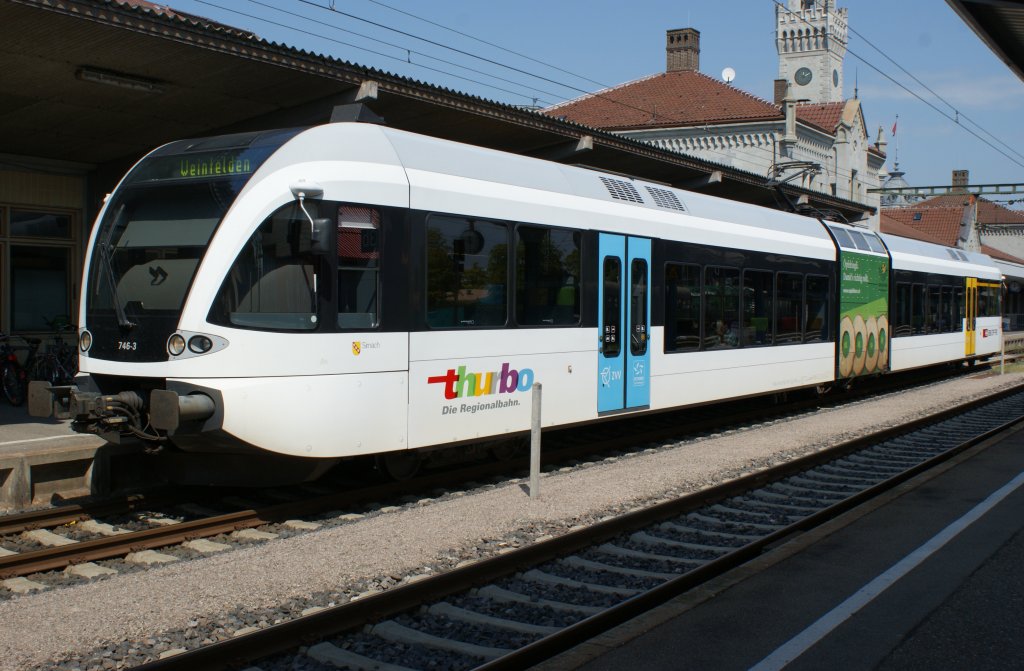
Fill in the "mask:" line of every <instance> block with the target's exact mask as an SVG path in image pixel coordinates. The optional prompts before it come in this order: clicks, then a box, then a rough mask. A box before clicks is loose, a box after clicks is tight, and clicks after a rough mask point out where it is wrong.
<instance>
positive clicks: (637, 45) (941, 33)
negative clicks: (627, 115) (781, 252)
mask: <svg viewBox="0 0 1024 671" xmlns="http://www.w3.org/2000/svg"><path fill="white" fill-rule="evenodd" d="M163 1H164V2H165V3H166V4H168V5H169V6H171V7H172V8H174V9H178V10H180V11H184V12H190V13H193V14H198V15H201V16H205V17H207V18H210V19H213V20H215V21H220V22H222V23H226V24H229V25H232V26H236V27H240V28H245V29H248V30H251V31H252V32H254V33H256V34H258V35H260V36H261V37H264V38H266V39H268V40H270V41H274V42H281V43H284V44H287V45H289V46H293V47H298V48H301V49H307V50H310V51H313V52H316V53H322V54H325V55H329V56H332V57H335V58H339V59H342V60H347V61H350V62H354V63H358V64H360V65H367V66H372V67H376V68H380V69H382V70H385V71H388V72H392V73H395V74H399V75H403V76H407V77H412V78H414V79H417V80H420V81H424V82H428V83H431V84H435V85H439V86H444V87H448V88H452V89H456V90H459V91H464V92H467V93H471V94H475V95H479V96H481V97H484V98H487V99H491V100H498V101H501V102H506V103H512V104H532V103H533V99H534V98H536V99H537V102H538V104H541V105H545V104H551V103H555V102H560V101H562V100H567V99H571V98H574V97H577V96H579V95H581V94H582V93H583V92H589V91H595V90H599V89H600V88H601V87H602V85H606V86H612V85H616V84H619V83H622V82H626V81H630V80H633V79H637V78H639V77H643V76H645V75H649V74H654V73H657V72H661V71H663V70H664V68H665V51H664V48H665V31H666V30H667V29H671V28H684V27H693V28H696V29H697V30H699V31H700V33H701V71H702V72H704V73H705V74H708V75H711V76H716V77H717V76H719V74H720V73H721V72H722V70H723V69H724V68H725V67H727V66H728V67H731V68H733V69H734V70H735V71H736V73H737V76H736V80H735V82H734V83H733V84H734V86H736V87H738V88H740V89H743V90H745V91H748V92H750V93H753V94H754V95H757V96H760V97H762V98H765V99H768V100H770V99H771V98H772V80H773V79H774V78H775V77H776V76H777V73H778V56H777V54H776V51H775V30H774V25H775V12H774V3H773V2H772V0H718V1H717V2H708V1H706V0H705V1H704V2H695V1H690V2H687V1H686V0H674V1H670V0H634V1H633V2H632V3H623V2H622V1H621V0H616V1H612V0H588V1H586V2H584V1H582V0H517V1H516V2H493V1H491V2H479V1H478V2H472V1H469V0H429V1H427V2H422V1H421V2H415V1H412V0H379V2H374V1H373V0H163ZM332 5H333V7H334V9H335V10H336V11H331V10H330V9H329V7H330V6H332ZM839 6H840V7H848V9H849V21H850V28H851V34H850V40H849V44H848V47H849V52H848V53H847V56H846V62H845V86H846V91H845V93H846V96H847V97H852V96H853V88H854V84H855V82H857V83H858V85H859V96H860V98H861V100H862V103H863V106H864V112H865V119H866V121H867V124H868V127H869V128H870V129H871V132H870V135H871V139H872V141H873V140H874V139H875V134H876V133H877V130H878V128H879V126H881V127H883V128H884V129H885V135H886V140H887V141H888V142H889V147H888V153H889V162H888V163H887V166H886V167H887V168H889V169H891V168H892V160H893V154H894V150H895V143H894V141H893V138H892V137H891V135H890V131H891V129H892V126H893V123H894V121H895V120H896V115H897V114H898V115H899V125H898V128H897V133H898V139H899V162H900V168H901V169H902V170H904V171H905V172H906V173H907V174H906V179H907V180H908V181H909V182H910V183H911V184H913V185H917V186H923V185H937V184H948V183H949V181H950V172H951V171H952V170H953V169H961V168H963V169H967V170H970V177H971V183H973V184H993V183H1013V182H1024V124H1022V123H1021V119H1022V112H1024V82H1022V81H1021V80H1020V79H1018V78H1017V77H1015V76H1014V75H1013V74H1012V73H1011V72H1010V71H1009V69H1008V68H1007V67H1006V66H1005V65H1004V64H1003V63H1002V62H1001V61H999V60H998V59H997V58H996V57H995V55H994V54H992V52H991V51H989V50H988V48H987V47H985V46H984V45H983V44H982V43H981V41H980V40H979V39H978V38H977V37H976V36H975V35H974V33H973V32H972V31H971V30H970V29H969V28H968V27H967V26H966V25H965V24H964V23H963V22H962V21H961V20H960V19H959V17H958V16H957V15H956V14H955V13H954V12H953V10H951V9H950V8H949V6H948V5H947V4H946V3H945V2H943V1H942V0H900V1H899V2H895V1H893V0H857V1H856V2H854V1H853V0H839ZM388 7H393V8H397V9H399V10H402V11H404V12H408V13H410V14H414V15H417V16H419V17H422V18H425V19H428V20H429V21H432V22H434V23H437V24H440V25H441V26H445V27H448V28H452V29H454V30H457V31H459V32H461V33H465V34H466V35H468V36H473V37H476V38H479V39H481V40H485V41H487V42H490V43H492V44H494V45H498V46H499V47H504V48H505V49H508V50H511V51H514V52H518V53H519V54H522V55H525V56H528V57H529V58H531V59H535V60H529V59H528V58H524V57H522V56H519V55H515V54H512V53H509V51H505V50H502V49H499V48H495V47H493V46H489V45H486V44H482V43H481V42H478V41H474V40H473V39H471V38H470V37H467V36H463V35H459V34H456V33H454V32H451V31H448V30H445V29H444V28H441V27H438V26H435V25H431V24H429V23H426V22H424V21H421V20H417V19H415V18H413V17H410V16H407V15H404V14H402V13H399V12H396V11H393V10H392V9H389V8H388ZM281 10H284V11H281ZM286 12H287V13H286ZM343 13H344V14H343ZM345 14H348V15H350V16H346V15H345ZM303 17H304V18H303ZM354 17H358V18H354ZM360 19H365V20H366V21H370V22H375V23H378V24H382V25H383V26H386V28H384V27H379V26H375V25H371V24H370V23H367V22H366V21H363V20H360ZM388 28H390V29H395V30H399V31H404V33H407V34H401V33H398V32H394V31H393V30H389V29H388ZM344 31H351V32H344ZM853 31H856V32H857V33H859V36H858V35H856V34H854V33H853ZM354 33H358V35H357V34H354ZM413 36H415V37H413ZM416 37H421V38H425V39H427V40H430V41H433V42H435V43H438V44H431V43H428V42H424V41H421V40H418V39H416ZM865 40H867V41H865ZM868 42H870V43H871V44H868ZM343 43H347V44H343ZM439 45H444V46H439ZM871 45H874V47H878V49H880V50H881V51H882V52H884V54H883V53H880V52H879V51H877V50H876V49H875V48H874V47H873V46H871ZM445 46H446V47H453V48H455V49H458V50H459V51H460V52H463V53H459V52H456V51H451V50H448V49H445V48H444V47H445ZM410 51H411V53H410ZM470 54H472V55H475V56H480V57H483V58H484V59H488V60H489V61H493V62H496V63H501V64H504V65H508V66H510V67H511V68H515V70H512V69H508V68H503V67H501V66H500V65H496V64H495V63H492V62H487V61H484V60H479V59H475V58H473V56H471V55H470ZM430 56H433V57H436V58H440V59H444V60H445V61H449V63H442V62H439V61H437V60H432V59H431V58H430ZM858 57H859V58H858ZM861 59H863V60H861ZM889 59H891V61H890V60H889ZM410 60H411V61H412V62H411V63H410V62H408V61H410ZM865 61H866V62H865ZM892 61H895V63H898V64H899V66H902V68H904V69H906V70H907V71H909V72H910V73H911V74H912V75H913V76H914V77H916V78H917V79H918V80H920V81H921V82H923V83H924V84H925V85H927V87H928V88H930V89H931V90H932V91H934V92H935V93H936V94H938V95H939V96H941V98H942V99H944V101H945V102H943V101H942V100H939V99H938V98H936V97H935V96H933V95H932V94H931V93H929V92H928V91H927V90H925V89H924V88H923V87H922V86H921V85H920V84H918V83H916V82H914V81H913V80H912V79H911V78H910V77H909V76H908V75H906V74H905V73H904V72H902V71H901V70H900V69H899V67H898V66H897V65H895V64H894V63H893V62H892ZM453 63H454V64H458V65H463V66H467V67H469V68H472V69H474V70H477V71H479V72H469V71H467V70H464V69H460V68H459V67H457V66H456V65H453ZM545 64H547V65H545ZM424 66H425V67H424ZM549 66H554V67H549ZM430 68H433V69H430ZM555 68H558V69H555ZM876 68H877V69H878V70H881V71H882V72H884V73H886V74H887V75H889V76H890V77H892V78H893V79H896V80H897V81H899V82H901V83H903V84H904V85H905V86H906V87H907V88H909V89H910V90H911V91H914V92H916V93H918V94H919V95H920V96H921V97H923V98H925V99H926V100H928V101H929V102H930V103H931V104H932V105H934V106H935V107H936V108H938V110H940V111H941V112H942V113H944V114H945V115H947V116H948V117H953V119H956V118H957V117H959V118H960V123H959V124H958V123H956V122H955V121H954V120H953V119H949V118H946V117H945V116H943V115H942V114H940V113H939V112H938V111H936V110H935V109H932V108H930V107H929V106H928V105H926V104H925V103H924V102H921V101H920V100H918V99H917V98H915V97H914V96H913V95H912V94H911V93H909V92H907V91H906V90H904V89H902V88H900V87H899V86H897V85H896V84H894V83H893V82H891V81H890V80H889V79H886V78H885V77H884V76H883V75H881V74H879V73H878V72H877V71H876ZM517 70H518V71H517ZM442 71H443V72H442ZM569 73H571V74H569ZM456 75H461V76H462V77H463V78H460V77H459V76H456ZM530 75H539V77H541V78H536V77H531V76H530ZM469 80H476V81H475V82H474V81H469ZM504 80H510V81H504ZM975 124H976V125H975ZM979 126H980V129H979ZM965 128H969V129H971V130H973V131H974V132H975V133H977V134H978V135H980V136H981V137H983V138H985V140H987V141H988V142H989V143H991V144H993V145H995V146H996V147H998V150H997V149H994V148H992V147H990V146H988V145H986V144H985V143H984V142H983V141H982V140H980V139H978V138H977V137H975V136H974V135H971V134H970V133H968V132H966V131H965ZM982 129H983V130H982ZM989 134H991V136H994V138H993V137H991V136H990V135H989ZM1001 152H1002V153H1001ZM1018 152H1019V153H1018ZM1004 154H1007V155H1009V156H1006V155H1004ZM1018 207H1019V205H1018Z"/></svg>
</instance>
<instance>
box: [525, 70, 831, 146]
mask: <svg viewBox="0 0 1024 671" xmlns="http://www.w3.org/2000/svg"><path fill="white" fill-rule="evenodd" d="M845 105H846V103H843V102H837V103H825V104H814V105H797V119H798V120H799V121H801V122H803V123H806V124H808V125H811V126H815V127H817V128H819V129H821V130H824V131H826V132H828V133H834V132H835V128H836V125H837V124H838V123H839V121H840V120H841V119H842V116H843V109H844V107H845ZM543 113H544V114H547V115H549V116H553V117H559V118H561V117H564V118H565V119H567V120H568V121H573V122H575V123H579V124H582V125H584V126H591V127H593V128H603V129H614V130H625V129H636V128H672V127H678V126H703V125H705V124H725V123H738V122H745V121H782V120H783V118H784V116H783V113H782V108H781V107H780V106H779V105H774V104H772V103H770V102H768V101H767V100H763V99H761V98H758V97H757V96H754V95H751V94H749V93H747V92H745V91H741V90H740V89H737V88H734V87H732V86H729V85H728V84H725V83H723V82H720V81H718V80H717V79H715V78H713V77H709V76H707V75H705V74H702V73H700V72H695V71H692V70H679V71H675V72H662V73H660V74H656V75H651V76H649V77H644V78H642V79H637V80H635V81H632V82H627V83H625V84H621V85H619V86H614V87H612V88H609V89H605V90H603V91H598V92H597V93H592V94H588V95H585V96H582V97H580V98H576V99H575V100H570V101H568V102H565V103H562V104H560V105H555V106H553V107H549V108H547V109H545V110H543Z"/></svg>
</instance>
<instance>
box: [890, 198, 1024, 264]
mask: <svg viewBox="0 0 1024 671" xmlns="http://www.w3.org/2000/svg"><path fill="white" fill-rule="evenodd" d="M954 209H955V208H939V209H937V210H933V211H932V212H930V213H929V214H927V215H925V214H924V213H923V212H922V217H921V221H915V222H914V224H915V225H913V226H910V225H907V224H905V223H903V221H901V219H902V218H903V217H900V216H892V214H893V212H894V211H895V212H896V213H897V214H899V213H900V212H901V211H903V210H910V208H895V209H888V210H883V211H882V215H881V230H882V233H889V234H891V235H898V236H900V237H902V238H911V239H913V240H922V241H924V242H933V243H935V244H937V245H945V246H947V247H956V239H957V236H958V234H959V230H960V221H959V220H957V221H956V225H955V226H953V222H952V219H953V213H954ZM960 214H961V215H962V214H963V210H962V208H961V209H960ZM922 222H924V224H925V225H924V226H922V227H921V228H918V227H917V225H918V224H921V223H922ZM935 233H939V234H940V236H936V235H935ZM950 235H952V240H950ZM981 253H982V254H987V255H989V256H991V257H992V258H993V259H999V260H1000V261H1009V262H1010V263H1019V264H1021V265H1024V259H1019V258H1017V257H1016V256H1013V255H1012V254H1008V253H1007V252H1004V251H1003V250H1001V249H997V248H995V247H992V246H991V245H982V246H981Z"/></svg>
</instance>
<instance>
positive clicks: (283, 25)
mask: <svg viewBox="0 0 1024 671" xmlns="http://www.w3.org/2000/svg"><path fill="white" fill-rule="evenodd" d="M195 2H196V3H198V4H201V5H207V6H209V7H215V8H217V9H220V10H222V11H225V12H228V13H231V14H237V15H238V16H244V17H246V18H248V19H253V20H255V21H261V22H263V23H267V24H269V25H272V26H277V27H279V28H284V29H286V30H291V31H294V32H297V33H301V34H303V35H307V36H309V37H315V38H317V39H322V40H327V41H329V42H333V43H335V44H339V45H342V46H346V47H351V48H352V49H359V50H361V51H365V52H367V53H371V54H374V55H376V56H380V57H382V58H387V59H391V60H396V61H399V62H402V63H408V64H410V65H413V66H415V67H419V68H422V69H424V70H429V71H430V72H436V73H438V74H442V75H445V76H448V77H454V78H456V79H460V80H462V81H467V82H471V83H473V84H477V85H479V86H486V87H487V88H491V89H494V90H496V91H501V92H503V93H508V94H509V95H514V96H520V97H523V98H527V99H533V98H536V96H532V95H530V94H526V93H523V92H521V91H512V90H510V89H506V88H502V87H500V86H496V85H494V84H489V83H487V82H482V81H479V80H476V79H473V78H471V77H466V76H465V75H460V74H457V73H454V72H449V71H447V70H443V69H440V68H435V67H431V66H429V65H426V64H423V63H412V62H411V61H409V60H408V59H406V58H401V57H399V56H395V55H393V54H388V53H384V52H382V51H377V50H375V49H370V48H369V47H365V46H361V45H358V44H353V43H351V42H345V41H343V40H339V39H337V38H334V37H330V36H327V35H322V34H320V33H315V32H313V31H310V30H305V29H303V28H299V27H296V26H292V25H288V24H286V23H281V22H279V21H273V20H271V19H267V18H264V17H262V16H256V15H254V14H247V13H245V12H243V11H240V10H238V9H232V8H229V7H224V6H223V5H218V4H217V3H215V2H210V1H209V0H195ZM250 2H253V0H250ZM256 4H260V5H262V3H256ZM263 6H267V7H271V6H270V5H263ZM271 8H272V9H278V8H277V7H271ZM279 11H283V10H279ZM286 13H289V14H290V12H286ZM303 18H307V19H308V17H303ZM346 32H351V31H346ZM370 39H373V38H370ZM378 41H379V40H378ZM388 46H393V45H388ZM396 48H400V49H402V50H403V51H407V52H408V51H409V50H408V49H405V48H404V47H396ZM417 53H418V52H417ZM421 55H423V56H425V57H428V58H432V59H434V60H438V61H440V60H441V59H438V58H436V57H433V56H429V55H427V54H421ZM456 67H461V68H463V69H467V70H469V69H470V68H467V67H466V66H462V65H456ZM478 73H479V74H484V75H486V76H492V75H490V74H489V73H485V72H479V71H478ZM545 102H548V101H545Z"/></svg>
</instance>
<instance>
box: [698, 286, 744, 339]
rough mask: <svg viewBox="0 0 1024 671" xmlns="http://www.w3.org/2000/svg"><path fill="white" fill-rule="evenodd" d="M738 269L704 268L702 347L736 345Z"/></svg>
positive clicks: (738, 322) (737, 329)
mask: <svg viewBox="0 0 1024 671" xmlns="http://www.w3.org/2000/svg"><path fill="white" fill-rule="evenodd" d="M739 328H740V271H739V269H738V268H722V267H714V266H709V267H707V268H705V269H704V349H709V350H711V349H729V348H732V347H739V345H740V334H739Z"/></svg>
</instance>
